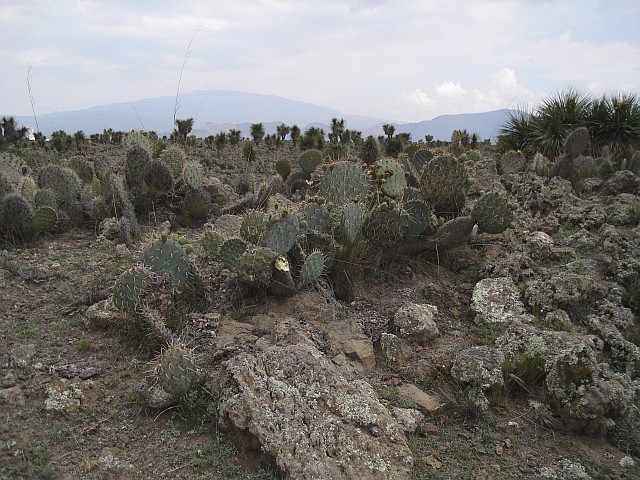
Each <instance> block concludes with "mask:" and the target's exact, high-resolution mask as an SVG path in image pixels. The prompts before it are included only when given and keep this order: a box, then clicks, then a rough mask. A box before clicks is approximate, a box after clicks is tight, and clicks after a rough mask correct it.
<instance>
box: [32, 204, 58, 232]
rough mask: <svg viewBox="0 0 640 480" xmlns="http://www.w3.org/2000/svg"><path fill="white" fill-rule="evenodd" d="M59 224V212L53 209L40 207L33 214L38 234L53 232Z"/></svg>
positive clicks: (34, 225) (34, 226)
mask: <svg viewBox="0 0 640 480" xmlns="http://www.w3.org/2000/svg"><path fill="white" fill-rule="evenodd" d="M57 224H58V212H56V211H55V209H53V208H51V207H40V208H38V209H37V210H36V211H35V212H34V214H33V228H35V229H36V232H38V233H48V232H51V231H53V229H54V228H56V225H57Z"/></svg>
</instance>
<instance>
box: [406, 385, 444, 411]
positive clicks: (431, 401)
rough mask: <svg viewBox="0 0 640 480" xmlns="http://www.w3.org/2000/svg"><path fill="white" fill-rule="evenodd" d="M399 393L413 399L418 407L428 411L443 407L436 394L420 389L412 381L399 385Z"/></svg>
mask: <svg viewBox="0 0 640 480" xmlns="http://www.w3.org/2000/svg"><path fill="white" fill-rule="evenodd" d="M398 393H399V394H400V395H401V396H403V397H406V398H407V399H409V400H411V401H413V402H414V403H415V404H416V405H417V406H418V407H420V408H422V409H424V410H426V411H427V412H435V411H436V410H438V409H439V408H440V407H441V404H440V399H439V398H438V397H436V396H434V395H429V394H428V393H426V392H424V391H422V390H420V389H419V388H418V387H417V386H415V385H414V384H412V383H405V384H403V385H400V386H399V387H398Z"/></svg>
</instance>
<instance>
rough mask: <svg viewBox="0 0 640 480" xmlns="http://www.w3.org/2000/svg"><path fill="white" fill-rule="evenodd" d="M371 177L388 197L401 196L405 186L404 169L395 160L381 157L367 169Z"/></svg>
mask: <svg viewBox="0 0 640 480" xmlns="http://www.w3.org/2000/svg"><path fill="white" fill-rule="evenodd" d="M369 174H370V176H371V178H372V179H373V180H374V181H375V182H377V183H378V184H379V185H380V189H381V190H382V191H383V192H384V193H385V194H386V195H388V196H389V197H392V198H398V197H400V196H402V193H403V192H404V189H405V188H406V187H407V179H406V178H405V175H404V169H403V168H402V166H401V165H400V163H398V162H397V161H396V160H394V159H392V158H383V159H381V160H378V161H377V162H376V163H375V164H374V165H373V167H372V168H370V169H369Z"/></svg>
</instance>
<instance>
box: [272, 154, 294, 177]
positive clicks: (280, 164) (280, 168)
mask: <svg viewBox="0 0 640 480" xmlns="http://www.w3.org/2000/svg"><path fill="white" fill-rule="evenodd" d="M276 173H277V174H278V175H280V176H281V177H282V180H285V181H286V180H287V177H288V176H289V175H291V163H290V162H289V160H287V159H282V158H280V159H278V160H276Z"/></svg>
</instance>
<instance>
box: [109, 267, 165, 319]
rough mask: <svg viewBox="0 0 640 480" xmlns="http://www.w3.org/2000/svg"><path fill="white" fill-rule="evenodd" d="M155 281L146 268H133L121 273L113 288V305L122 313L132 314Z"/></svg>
mask: <svg viewBox="0 0 640 480" xmlns="http://www.w3.org/2000/svg"><path fill="white" fill-rule="evenodd" d="M154 281H155V275H154V273H153V272H152V271H151V270H149V269H148V268H146V267H143V266H138V267H133V268H130V269H129V270H127V271H126V272H124V273H122V274H121V275H120V276H119V277H118V278H117V280H116V283H115V285H114V287H113V296H112V299H113V304H114V305H115V307H116V308H117V309H119V310H122V311H123V312H134V311H136V310H137V308H138V306H139V305H140V301H141V300H142V298H143V297H144V295H145V294H146V293H148V292H149V290H150V288H151V286H152V285H153V283H154Z"/></svg>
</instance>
